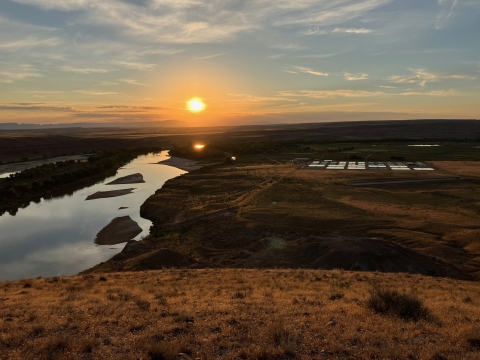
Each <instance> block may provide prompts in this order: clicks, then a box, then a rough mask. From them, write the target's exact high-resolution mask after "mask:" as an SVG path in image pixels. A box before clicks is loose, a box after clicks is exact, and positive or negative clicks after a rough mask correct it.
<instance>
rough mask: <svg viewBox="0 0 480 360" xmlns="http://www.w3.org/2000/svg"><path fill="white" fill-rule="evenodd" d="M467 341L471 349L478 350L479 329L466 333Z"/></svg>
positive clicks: (479, 346) (479, 343)
mask: <svg viewBox="0 0 480 360" xmlns="http://www.w3.org/2000/svg"><path fill="white" fill-rule="evenodd" d="M467 343H468V346H469V348H470V350H471V351H480V329H477V330H475V331H472V332H471V333H470V334H468V335H467Z"/></svg>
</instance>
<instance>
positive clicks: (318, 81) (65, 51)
mask: <svg viewBox="0 0 480 360" xmlns="http://www.w3.org/2000/svg"><path fill="white" fill-rule="evenodd" d="M479 19H480V1H479V0H421V1H419V0H336V1H332V0H211V1H208V0H101V1H99V0H1V1H0V123H6V122H18V123H36V124H40V123H48V124H56V123H78V122H97V123H123V124H128V125H132V124H145V123H152V124H154V123H156V122H159V121H167V120H175V121H179V123H178V124H181V125H185V126H209V125H243V124H272V123H300V122H317V121H318V122H322V121H345V120H382V119H385V120H389V119H426V118H437V119H438V118H480V101H479V99H480V82H479V79H480V41H479V34H480V21H479ZM191 98H200V99H202V100H203V102H204V103H205V105H206V107H205V110H204V111H201V112H196V113H193V112H191V111H189V110H188V107H187V105H186V102H187V101H188V100H189V99H191Z"/></svg>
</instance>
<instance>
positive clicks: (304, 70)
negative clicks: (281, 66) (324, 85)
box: [293, 65, 328, 76]
mask: <svg viewBox="0 0 480 360" xmlns="http://www.w3.org/2000/svg"><path fill="white" fill-rule="evenodd" d="M293 68H295V69H296V70H298V71H299V72H302V73H305V74H311V75H316V76H328V73H324V72H321V71H316V70H313V69H310V68H308V67H304V66H296V65H293Z"/></svg>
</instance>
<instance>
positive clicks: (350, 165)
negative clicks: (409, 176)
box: [306, 160, 434, 171]
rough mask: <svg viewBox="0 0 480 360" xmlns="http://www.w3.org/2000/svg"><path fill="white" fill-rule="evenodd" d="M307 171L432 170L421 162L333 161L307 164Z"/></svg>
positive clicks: (316, 161)
mask: <svg viewBox="0 0 480 360" xmlns="http://www.w3.org/2000/svg"><path fill="white" fill-rule="evenodd" d="M306 168H307V169H319V170H322V169H325V170H396V171H401V170H407V171H408V170H430V171H432V170H434V169H433V168H432V167H430V166H428V165H426V164H424V163H422V162H415V163H413V162H407V163H405V162H386V163H383V162H364V161H333V160H323V161H320V160H315V161H313V162H312V163H310V164H308V165H307V167H306Z"/></svg>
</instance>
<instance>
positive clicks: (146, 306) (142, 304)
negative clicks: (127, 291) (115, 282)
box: [135, 299, 150, 311]
mask: <svg viewBox="0 0 480 360" xmlns="http://www.w3.org/2000/svg"><path fill="white" fill-rule="evenodd" d="M135 302H136V304H137V306H138V307H139V308H140V310H142V311H149V310H150V302H148V301H147V300H141V299H139V300H137V301H135Z"/></svg>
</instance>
